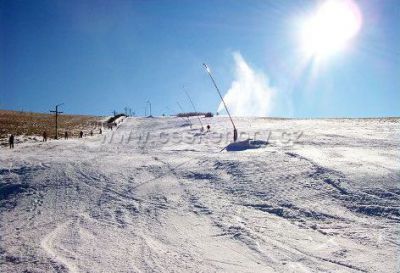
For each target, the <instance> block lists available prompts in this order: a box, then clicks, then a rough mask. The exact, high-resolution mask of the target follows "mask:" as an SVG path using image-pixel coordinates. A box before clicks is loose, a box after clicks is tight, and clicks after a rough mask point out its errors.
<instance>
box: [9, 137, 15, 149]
mask: <svg viewBox="0 0 400 273" xmlns="http://www.w3.org/2000/svg"><path fill="white" fill-rule="evenodd" d="M8 142H9V144H10V149H14V135H11V136H10V138H9V139H8Z"/></svg>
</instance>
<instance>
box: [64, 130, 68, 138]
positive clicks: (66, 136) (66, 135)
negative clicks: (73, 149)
mask: <svg viewBox="0 0 400 273" xmlns="http://www.w3.org/2000/svg"><path fill="white" fill-rule="evenodd" d="M64 139H68V132H67V131H65V133H64Z"/></svg>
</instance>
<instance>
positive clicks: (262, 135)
mask: <svg viewBox="0 0 400 273" xmlns="http://www.w3.org/2000/svg"><path fill="white" fill-rule="evenodd" d="M202 119H203V123H204V124H210V125H211V131H210V132H203V133H201V132H200V130H199V129H198V127H199V126H198V120H197V118H195V117H193V118H192V123H193V128H190V127H189V126H188V124H187V121H186V120H184V119H181V118H175V117H165V118H127V119H125V121H123V122H122V123H121V124H119V125H118V128H117V130H116V131H106V132H105V133H104V134H103V135H96V136H93V137H87V138H84V139H71V140H59V141H51V142H48V143H24V144H20V145H18V146H16V148H15V149H14V150H10V149H6V148H0V150H1V152H0V166H1V168H0V196H1V198H0V200H1V201H0V202H1V203H0V219H1V221H0V236H1V237H0V272H4V273H7V272H10V273H11V272H371V273H373V272H398V271H399V268H398V266H399V265H398V256H397V255H398V251H399V242H398V238H399V236H400V232H399V230H400V229H399V224H400V205H399V203H400V185H399V181H400V167H399V164H398V163H399V161H400V155H399V153H398V151H399V149H400V139H399V137H398V136H399V133H400V123H399V122H400V120H399V119H398V118H392V119H330V120H323V119H321V120H290V119H287V120H283V119H282V120H281V119H265V118H237V119H235V121H236V122H237V127H238V129H239V133H242V134H241V136H240V137H241V139H242V140H243V139H246V138H248V136H250V137H251V138H253V137H254V135H256V138H257V139H258V140H263V141H267V145H261V146H260V147H256V148H254V147H253V148H254V149H249V150H243V151H240V152H228V151H226V150H224V149H223V148H224V147H225V146H226V145H227V144H229V142H230V139H231V135H229V133H231V128H230V124H229V120H228V119H227V118H226V117H214V118H202ZM39 132H40V130H39ZM244 132H245V133H246V134H244ZM220 134H221V135H220ZM227 134H228V135H227Z"/></svg>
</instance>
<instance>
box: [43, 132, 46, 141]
mask: <svg viewBox="0 0 400 273" xmlns="http://www.w3.org/2000/svg"><path fill="white" fill-rule="evenodd" d="M46 141H47V132H46V131H44V132H43V142H46Z"/></svg>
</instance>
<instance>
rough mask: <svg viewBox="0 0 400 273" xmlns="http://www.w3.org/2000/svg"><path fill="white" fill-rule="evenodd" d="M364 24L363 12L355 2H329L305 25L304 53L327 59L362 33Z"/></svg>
mask: <svg viewBox="0 0 400 273" xmlns="http://www.w3.org/2000/svg"><path fill="white" fill-rule="evenodd" d="M361 21H362V18H361V12H360V10H359V8H358V7H357V5H356V4H355V3H354V2H353V1H352V0H326V1H325V2H323V3H321V5H320V6H319V7H318V9H317V10H316V12H315V13H314V14H312V15H311V17H309V18H307V19H306V20H305V21H304V22H303V25H302V28H301V33H300V35H301V42H302V47H303V51H304V52H305V54H306V55H308V56H312V57H325V56H327V55H330V54H332V53H334V52H337V51H339V50H341V49H342V48H344V47H345V46H346V44H347V43H348V42H349V41H350V40H351V39H352V38H353V37H354V36H355V35H356V34H357V32H358V31H359V30H360V28H361Z"/></svg>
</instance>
